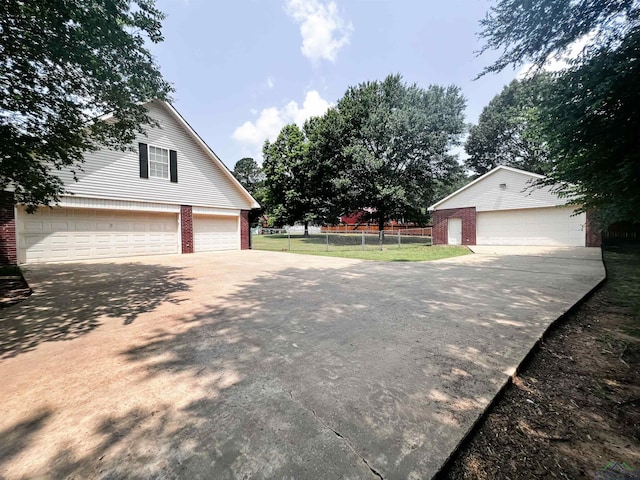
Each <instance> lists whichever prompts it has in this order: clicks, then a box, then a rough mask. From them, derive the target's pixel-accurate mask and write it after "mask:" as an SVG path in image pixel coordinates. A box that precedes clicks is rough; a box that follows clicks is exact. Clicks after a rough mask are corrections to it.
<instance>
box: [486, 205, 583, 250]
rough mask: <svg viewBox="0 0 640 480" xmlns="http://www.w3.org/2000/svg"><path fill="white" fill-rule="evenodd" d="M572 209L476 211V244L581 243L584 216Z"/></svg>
mask: <svg viewBox="0 0 640 480" xmlns="http://www.w3.org/2000/svg"><path fill="white" fill-rule="evenodd" d="M572 213H573V208H571V207H559V208H531V209H525V210H500V211H493V212H478V214H477V216H476V243H477V244H478V245H558V246H562V245H564V246H581V247H584V245H585V222H586V219H585V215H584V214H580V215H575V216H572Z"/></svg>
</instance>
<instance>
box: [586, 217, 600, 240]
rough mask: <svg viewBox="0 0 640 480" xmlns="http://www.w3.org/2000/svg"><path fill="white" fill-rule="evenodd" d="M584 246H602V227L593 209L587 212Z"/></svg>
mask: <svg viewBox="0 0 640 480" xmlns="http://www.w3.org/2000/svg"><path fill="white" fill-rule="evenodd" d="M585 230H586V239H585V246H587V247H600V246H602V229H601V228H600V225H599V223H598V220H597V218H596V213H595V212H594V211H593V210H589V211H588V212H587V225H586V227H585Z"/></svg>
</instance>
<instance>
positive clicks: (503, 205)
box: [436, 169, 567, 212]
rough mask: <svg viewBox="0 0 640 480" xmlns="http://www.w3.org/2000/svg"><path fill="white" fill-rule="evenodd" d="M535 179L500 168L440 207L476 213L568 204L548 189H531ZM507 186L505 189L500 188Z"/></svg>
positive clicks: (439, 207)
mask: <svg viewBox="0 0 640 480" xmlns="http://www.w3.org/2000/svg"><path fill="white" fill-rule="evenodd" d="M532 181H535V177H532V176H531V175H527V174H526V173H519V172H515V171H512V170H506V169H498V170H496V171H494V172H493V173H492V174H490V175H488V176H486V177H485V178H483V179H481V180H480V181H479V182H477V183H475V184H473V185H471V186H469V187H468V188H466V189H464V190H462V191H459V192H458V193H457V194H455V195H454V196H452V197H451V198H450V199H448V200H445V201H444V202H442V203H440V204H439V205H438V206H437V207H436V208H437V210H443V209H448V208H465V207H474V206H475V207H476V212H483V211H494V210H515V209H523V208H535V207H549V206H554V205H564V204H566V203H567V202H566V199H561V198H558V196H557V195H555V194H554V193H552V192H551V191H550V189H549V188H548V187H544V188H531V182H532ZM501 184H504V187H500V185H501Z"/></svg>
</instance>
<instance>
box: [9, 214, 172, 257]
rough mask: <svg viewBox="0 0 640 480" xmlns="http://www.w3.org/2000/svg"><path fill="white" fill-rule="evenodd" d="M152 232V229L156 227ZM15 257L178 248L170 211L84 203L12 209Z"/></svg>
mask: <svg viewBox="0 0 640 480" xmlns="http://www.w3.org/2000/svg"><path fill="white" fill-rule="evenodd" d="M156 232H158V233H156ZM18 245H19V250H20V252H19V254H20V261H21V262H27V263H32V262H46V261H63V260H82V259H89V258H109V257H118V256H129V255H149V254H156V253H178V218H177V215H176V214H173V213H149V212H120V211H109V210H106V211H105V210H90V209H69V208H59V209H40V210H38V211H37V212H36V213H35V214H27V213H26V212H25V211H24V209H20V210H19V211H18Z"/></svg>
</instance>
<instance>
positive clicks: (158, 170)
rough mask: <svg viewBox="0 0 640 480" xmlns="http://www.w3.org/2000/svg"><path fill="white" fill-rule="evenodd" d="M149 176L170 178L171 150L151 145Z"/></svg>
mask: <svg viewBox="0 0 640 480" xmlns="http://www.w3.org/2000/svg"><path fill="white" fill-rule="evenodd" d="M149 176H150V177H154V178H169V150H167V149H166V148H159V147H154V146H151V145H149Z"/></svg>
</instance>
